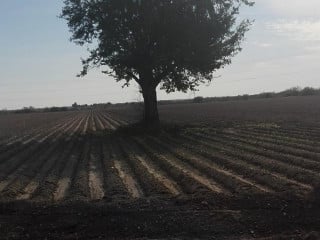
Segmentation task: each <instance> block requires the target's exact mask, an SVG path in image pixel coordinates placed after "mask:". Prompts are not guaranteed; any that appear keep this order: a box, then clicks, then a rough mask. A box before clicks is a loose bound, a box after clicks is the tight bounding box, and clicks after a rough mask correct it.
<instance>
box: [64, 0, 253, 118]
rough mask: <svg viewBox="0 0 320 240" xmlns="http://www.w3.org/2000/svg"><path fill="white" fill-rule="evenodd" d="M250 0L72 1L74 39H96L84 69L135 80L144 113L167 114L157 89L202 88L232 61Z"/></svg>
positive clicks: (68, 4)
mask: <svg viewBox="0 0 320 240" xmlns="http://www.w3.org/2000/svg"><path fill="white" fill-rule="evenodd" d="M252 4H253V3H252V2H249V1H248V0H65V1H64V7H63V10H62V14H61V17H62V18H64V19H66V20H67V22H68V26H69V28H70V31H71V32H72V37H71V40H72V41H74V42H75V43H77V44H80V45H85V44H86V45H87V44H88V45H89V46H90V49H89V52H90V56H89V57H88V58H87V59H85V60H82V62H83V70H82V72H81V74H80V75H81V76H83V75H86V74H87V71H88V69H89V68H91V67H99V66H106V67H107V69H108V70H107V71H103V72H104V73H106V74H110V75H112V76H114V77H115V79H116V80H117V81H120V80H125V85H129V83H130V81H131V80H135V81H136V82H137V83H138V84H139V85H140V87H141V90H142V95H143V98H144V109H145V110H144V120H145V122H146V123H148V124H152V123H156V122H158V121H159V115H158V108H157V94H156V88H157V86H158V85H159V84H160V86H161V88H162V89H164V90H166V91H167V92H168V93H169V92H174V91H183V92H186V91H187V90H195V89H196V88H197V87H198V86H199V85H200V84H201V83H204V82H206V81H211V80H212V78H213V73H214V72H215V71H216V70H217V69H219V68H222V67H223V66H225V65H227V64H230V63H231V58H232V57H233V56H234V55H235V54H236V53H238V52H239V51H240V50H241V47H240V43H241V41H242V40H243V38H244V34H245V32H246V31H247V30H248V27H249V25H250V21H249V20H243V21H238V20H237V16H238V14H239V10H240V7H241V6H242V5H252Z"/></svg>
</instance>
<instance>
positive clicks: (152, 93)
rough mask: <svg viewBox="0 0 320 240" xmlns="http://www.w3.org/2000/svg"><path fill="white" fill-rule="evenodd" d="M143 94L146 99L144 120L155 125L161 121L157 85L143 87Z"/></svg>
mask: <svg viewBox="0 0 320 240" xmlns="http://www.w3.org/2000/svg"><path fill="white" fill-rule="evenodd" d="M142 95H143V99H144V121H145V123H146V124H147V125H149V126H150V125H155V124H158V123H159V114H158V103H157V92H156V87H152V86H147V87H142Z"/></svg>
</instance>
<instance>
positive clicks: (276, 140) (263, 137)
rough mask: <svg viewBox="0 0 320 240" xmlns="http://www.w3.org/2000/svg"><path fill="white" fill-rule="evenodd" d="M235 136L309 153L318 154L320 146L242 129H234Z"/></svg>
mask: <svg viewBox="0 0 320 240" xmlns="http://www.w3.org/2000/svg"><path fill="white" fill-rule="evenodd" d="M236 135H238V136H241V137H244V138H251V139H255V140H257V141H264V142H267V143H272V144H280V145H283V146H288V147H291V148H295V149H301V150H304V151H308V152H311V153H318V154H319V153H320V145H319V147H316V146H313V145H314V143H312V142H304V141H299V140H297V139H293V138H291V139H290V138H286V137H280V136H278V135H272V134H270V135H269V134H263V133H255V132H253V131H251V129H247V130H242V129H236Z"/></svg>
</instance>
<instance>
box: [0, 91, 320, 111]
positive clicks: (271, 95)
mask: <svg viewBox="0 0 320 240" xmlns="http://www.w3.org/2000/svg"><path fill="white" fill-rule="evenodd" d="M316 95H318V96H320V88H312V87H305V88H300V87H293V88H290V89H287V90H284V91H282V92H278V93H275V92H263V93H259V94H254V95H248V94H244V95H238V96H228V97H201V96H198V97H195V98H193V99H182V100H161V101H159V102H158V104H159V105H166V104H179V103H203V102H220V101H239V100H249V99H262V98H276V97H290V96H316ZM128 104H131V105H141V104H143V103H142V102H126V103H116V104H112V103H110V102H108V103H99V104H93V105H87V104H84V105H78V104H77V103H74V104H72V106H70V107H46V108H34V107H32V106H30V107H24V108H22V109H18V110H6V109H4V110H1V111H0V114H8V113H41V112H62V111H76V110H82V109H88V108H109V107H110V106H113V107H117V106H124V105H128Z"/></svg>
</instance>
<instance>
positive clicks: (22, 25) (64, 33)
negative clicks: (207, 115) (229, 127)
mask: <svg viewBox="0 0 320 240" xmlns="http://www.w3.org/2000/svg"><path fill="white" fill-rule="evenodd" d="M61 8H62V0H55V1H52V0H28V1H26V0H1V4H0V109H1V108H7V109H12V108H21V107H23V106H35V107H44V106H63V105H71V104H72V103H73V102H75V101H76V102H78V103H79V104H85V103H88V104H91V103H99V102H114V103H115V102H127V101H136V100H141V97H139V94H138V90H137V86H136V85H135V84H132V86H131V87H129V88H125V89H122V88H121V83H116V82H115V81H114V80H113V79H112V78H110V77H108V76H106V75H103V74H101V73H100V71H99V70H95V71H92V72H90V74H89V75H88V76H86V77H84V78H77V77H76V74H77V73H79V72H80V70H81V63H80V58H81V57H86V56H87V53H86V51H85V49H83V48H81V47H79V46H76V45H75V44H74V43H71V42H69V40H68V39H69V38H70V33H69V32H68V29H67V26H66V22H65V21H64V20H62V19H59V18H57V16H58V15H59V13H60V11H61ZM319 13H320V0H256V5H255V6H254V7H252V8H245V9H243V11H242V14H241V17H242V18H250V19H254V20H255V23H254V25H253V26H252V28H251V30H250V32H248V33H247V35H246V40H245V42H244V43H243V44H242V47H243V51H242V52H241V53H240V54H238V55H237V56H236V57H235V58H234V59H233V63H232V64H231V65H229V66H227V67H226V68H225V69H223V70H220V71H218V72H217V73H216V76H220V77H219V78H216V79H215V80H214V81H213V82H212V83H211V84H210V85H206V86H202V87H201V88H200V91H199V92H196V93H191V92H189V93H187V94H182V93H174V94H170V95H168V94H166V93H165V92H161V91H160V92H159V93H158V98H159V99H174V98H191V97H194V95H195V96H226V95H238V94H253V93H260V92H264V91H281V90H284V89H287V88H290V87H294V86H301V87H305V86H311V87H317V88H318V87H320V77H319V68H320V14H319Z"/></svg>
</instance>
